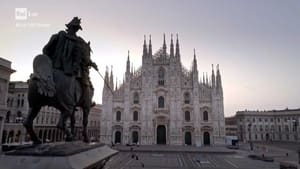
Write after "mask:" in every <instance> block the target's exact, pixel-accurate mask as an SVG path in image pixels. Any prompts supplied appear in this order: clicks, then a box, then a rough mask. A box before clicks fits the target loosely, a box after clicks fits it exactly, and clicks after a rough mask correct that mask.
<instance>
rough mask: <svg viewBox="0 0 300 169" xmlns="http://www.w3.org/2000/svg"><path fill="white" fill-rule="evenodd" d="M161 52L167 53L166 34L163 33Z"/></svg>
mask: <svg viewBox="0 0 300 169" xmlns="http://www.w3.org/2000/svg"><path fill="white" fill-rule="evenodd" d="M163 52H164V55H166V54H167V45H166V34H164V43H163Z"/></svg>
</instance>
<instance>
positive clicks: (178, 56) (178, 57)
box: [175, 34, 180, 61]
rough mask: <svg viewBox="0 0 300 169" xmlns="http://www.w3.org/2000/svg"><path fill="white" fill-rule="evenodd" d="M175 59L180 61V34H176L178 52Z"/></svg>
mask: <svg viewBox="0 0 300 169" xmlns="http://www.w3.org/2000/svg"><path fill="white" fill-rule="evenodd" d="M175 57H176V59H177V60H179V61H180V50H179V40H178V34H176V52H175Z"/></svg>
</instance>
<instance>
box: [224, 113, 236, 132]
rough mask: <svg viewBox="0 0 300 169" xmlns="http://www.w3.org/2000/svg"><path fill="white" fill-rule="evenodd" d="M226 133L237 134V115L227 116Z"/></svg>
mask: <svg viewBox="0 0 300 169" xmlns="http://www.w3.org/2000/svg"><path fill="white" fill-rule="evenodd" d="M225 135H226V136H237V122H236V117H235V116H232V117H225Z"/></svg>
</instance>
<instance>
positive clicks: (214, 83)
mask: <svg viewBox="0 0 300 169" xmlns="http://www.w3.org/2000/svg"><path fill="white" fill-rule="evenodd" d="M211 68H212V70H211V85H212V87H213V88H215V86H216V77H215V72H214V64H212V65H211Z"/></svg>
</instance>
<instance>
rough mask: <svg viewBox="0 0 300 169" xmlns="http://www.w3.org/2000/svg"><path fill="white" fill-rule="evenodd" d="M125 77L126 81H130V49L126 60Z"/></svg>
mask: <svg viewBox="0 0 300 169" xmlns="http://www.w3.org/2000/svg"><path fill="white" fill-rule="evenodd" d="M125 79H126V81H128V80H129V79H130V58H129V50H128V55H127V62H126V72H125Z"/></svg>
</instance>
